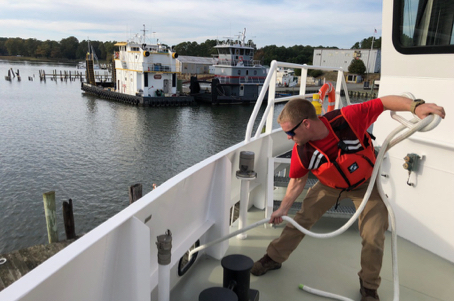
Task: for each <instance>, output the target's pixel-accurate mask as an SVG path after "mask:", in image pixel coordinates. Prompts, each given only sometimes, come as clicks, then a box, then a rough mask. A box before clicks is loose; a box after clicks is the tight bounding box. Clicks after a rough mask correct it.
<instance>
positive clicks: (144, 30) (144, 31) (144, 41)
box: [143, 24, 148, 44]
mask: <svg viewBox="0 0 454 301" xmlns="http://www.w3.org/2000/svg"><path fill="white" fill-rule="evenodd" d="M147 31H148V30H146V29H145V24H143V44H145V43H146V42H147V41H146V40H145V33H146V32H147Z"/></svg>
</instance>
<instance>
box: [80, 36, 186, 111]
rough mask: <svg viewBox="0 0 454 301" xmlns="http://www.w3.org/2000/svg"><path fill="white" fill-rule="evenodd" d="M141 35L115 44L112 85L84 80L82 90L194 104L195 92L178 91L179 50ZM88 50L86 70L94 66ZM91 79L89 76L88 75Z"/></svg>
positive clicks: (146, 101)
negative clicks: (152, 43)
mask: <svg viewBox="0 0 454 301" xmlns="http://www.w3.org/2000/svg"><path fill="white" fill-rule="evenodd" d="M143 31H144V34H143V36H142V37H140V36H136V37H135V38H133V39H131V40H129V41H127V42H118V43H116V44H115V46H116V47H118V51H115V52H114V57H113V60H114V64H113V66H114V70H113V71H112V83H111V85H110V86H111V87H106V85H105V84H103V85H102V86H101V85H99V84H98V83H95V81H94V79H93V80H91V81H88V83H83V84H82V90H84V91H85V92H87V93H91V94H95V95H96V96H99V97H103V98H107V99H111V100H117V101H121V102H126V103H130V104H133V105H142V106H185V105H191V104H194V103H195V102H194V98H193V97H192V96H187V95H180V93H179V92H178V91H177V71H176V58H177V57H178V54H177V53H176V52H173V51H172V50H171V49H169V48H167V47H166V46H165V45H162V44H159V43H157V44H154V45H151V44H146V43H145V28H144V30H143ZM92 60H93V58H92V55H90V54H87V72H90V71H89V69H90V68H89V66H93V62H92ZM87 78H88V79H89V78H90V76H89V77H87Z"/></svg>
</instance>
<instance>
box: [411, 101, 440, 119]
mask: <svg viewBox="0 0 454 301" xmlns="http://www.w3.org/2000/svg"><path fill="white" fill-rule="evenodd" d="M415 113H416V115H417V116H418V117H419V118H421V119H424V118H426V117H427V116H429V115H430V114H436V115H438V116H440V117H441V118H445V115H446V114H445V109H444V108H443V107H440V106H437V105H436V104H434V103H424V104H422V105H419V106H417V107H416V110H415Z"/></svg>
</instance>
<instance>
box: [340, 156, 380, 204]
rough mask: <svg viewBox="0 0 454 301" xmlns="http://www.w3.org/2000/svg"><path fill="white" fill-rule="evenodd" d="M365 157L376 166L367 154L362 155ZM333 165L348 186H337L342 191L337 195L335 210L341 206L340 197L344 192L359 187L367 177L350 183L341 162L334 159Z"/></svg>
mask: <svg viewBox="0 0 454 301" xmlns="http://www.w3.org/2000/svg"><path fill="white" fill-rule="evenodd" d="M362 157H363V158H364V159H366V161H367V162H369V164H370V165H371V166H374V164H373V163H372V162H371V161H370V160H369V158H367V157H365V156H362ZM333 165H334V166H335V167H336V169H337V171H338V172H339V174H340V175H341V176H342V178H343V179H344V180H345V182H346V183H347V186H348V187H347V188H340V187H336V188H337V189H341V192H340V193H339V196H338V197H337V200H336V205H335V206H334V210H336V209H337V207H339V199H340V197H341V194H342V192H344V191H350V190H353V189H355V188H356V187H358V186H359V185H360V184H361V183H363V182H364V181H365V180H366V179H365V178H362V179H361V180H359V181H358V182H357V183H354V184H353V185H352V184H351V183H350V181H349V180H348V178H347V176H346V175H345V173H344V172H343V171H342V169H341V168H340V166H339V164H338V163H337V162H336V161H334V162H333Z"/></svg>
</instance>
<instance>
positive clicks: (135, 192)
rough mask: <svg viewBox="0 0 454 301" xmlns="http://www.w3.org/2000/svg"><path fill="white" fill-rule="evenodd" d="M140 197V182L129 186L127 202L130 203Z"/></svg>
mask: <svg viewBox="0 0 454 301" xmlns="http://www.w3.org/2000/svg"><path fill="white" fill-rule="evenodd" d="M141 197H142V184H134V185H132V186H129V204H130V205H131V204H132V203H134V202H135V201H137V200H138V199H140V198H141Z"/></svg>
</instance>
